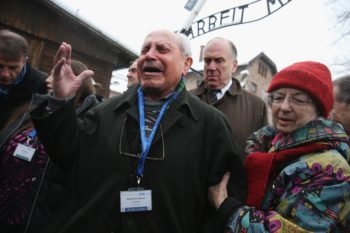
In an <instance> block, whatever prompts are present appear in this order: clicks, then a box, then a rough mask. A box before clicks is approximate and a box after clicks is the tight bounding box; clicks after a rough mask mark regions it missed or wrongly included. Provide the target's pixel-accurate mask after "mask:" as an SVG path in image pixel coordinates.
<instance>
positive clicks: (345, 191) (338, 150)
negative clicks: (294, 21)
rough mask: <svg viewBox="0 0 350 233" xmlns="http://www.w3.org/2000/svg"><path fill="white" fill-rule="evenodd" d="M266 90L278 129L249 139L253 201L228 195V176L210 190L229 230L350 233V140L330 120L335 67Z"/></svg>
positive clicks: (302, 70) (287, 75)
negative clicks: (240, 199) (349, 145)
mask: <svg viewBox="0 0 350 233" xmlns="http://www.w3.org/2000/svg"><path fill="white" fill-rule="evenodd" d="M267 92H268V104H269V106H270V108H271V114H272V123H273V126H267V127H264V128H262V129H260V130H258V131H257V132H255V133H253V134H252V135H251V136H250V138H249V139H248V141H247V146H246V153H247V154H248V156H247V158H246V160H245V168H246V172H247V174H248V195H247V199H246V203H240V202H239V201H237V200H236V199H235V198H234V197H228V195H227V191H226V184H227V181H228V179H229V174H225V175H224V177H223V179H222V181H221V183H220V184H218V185H216V186H213V187H211V188H210V190H209V198H210V200H211V201H212V203H213V205H214V206H215V207H216V208H217V210H218V211H220V212H222V215H221V216H222V219H221V221H222V222H224V224H223V226H224V229H223V232H226V233H228V232H293V233H294V232H350V227H349V225H350V166H349V163H348V161H349V154H350V152H349V147H348V144H347V143H348V140H349V139H348V136H347V135H346V133H345V131H344V129H343V128H342V126H341V125H339V124H336V123H333V122H332V121H329V120H326V118H327V116H328V114H329V112H330V110H331V107H332V105H333V87H332V78H331V73H330V71H329V69H328V68H327V67H326V66H325V65H324V64H321V63H319V62H313V61H305V62H298V63H294V64H292V65H291V66H288V67H286V68H285V69H283V70H281V71H280V72H278V73H277V74H276V75H275V76H274V78H273V79H272V81H271V83H270V85H269V88H268V90H267ZM232 179H237V177H232Z"/></svg>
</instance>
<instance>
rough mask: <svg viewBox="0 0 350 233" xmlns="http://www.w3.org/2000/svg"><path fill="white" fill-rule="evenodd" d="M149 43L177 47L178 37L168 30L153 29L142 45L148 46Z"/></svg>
mask: <svg viewBox="0 0 350 233" xmlns="http://www.w3.org/2000/svg"><path fill="white" fill-rule="evenodd" d="M151 44H155V45H164V46H168V47H171V48H176V47H179V39H178V38H177V37H176V35H175V34H174V33H172V32H168V31H155V32H151V33H149V34H148V35H147V36H146V38H145V40H144V43H143V46H149V45H151Z"/></svg>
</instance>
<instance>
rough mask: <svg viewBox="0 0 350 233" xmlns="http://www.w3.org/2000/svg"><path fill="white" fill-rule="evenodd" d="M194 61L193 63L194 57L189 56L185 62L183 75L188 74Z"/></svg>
mask: <svg viewBox="0 0 350 233" xmlns="http://www.w3.org/2000/svg"><path fill="white" fill-rule="evenodd" d="M192 63H193V59H192V57H187V58H186V61H185V64H184V68H183V71H182V75H186V74H187V72H188V71H189V69H190V68H191V66H192Z"/></svg>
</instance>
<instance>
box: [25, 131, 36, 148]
mask: <svg viewBox="0 0 350 233" xmlns="http://www.w3.org/2000/svg"><path fill="white" fill-rule="evenodd" d="M35 137H36V130H35V129H32V130H31V131H30V133H29V134H28V136H27V146H29V145H30V144H32V142H33V140H34V138H35Z"/></svg>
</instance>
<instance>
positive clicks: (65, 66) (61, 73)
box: [52, 42, 94, 99]
mask: <svg viewBox="0 0 350 233" xmlns="http://www.w3.org/2000/svg"><path fill="white" fill-rule="evenodd" d="M71 54H72V46H71V45H70V44H68V43H66V42H62V44H61V45H60V47H59V49H58V51H57V53H56V55H55V57H54V68H53V71H52V75H53V96H54V97H55V98H59V99H67V98H69V97H73V96H74V95H75V93H76V91H77V90H78V89H79V87H80V86H81V84H82V82H83V81H84V79H86V78H88V77H91V76H92V75H93V74H94V72H93V71H92V70H85V71H83V72H81V73H80V74H79V75H78V76H76V75H75V74H74V73H73V70H72V68H71Z"/></svg>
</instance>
